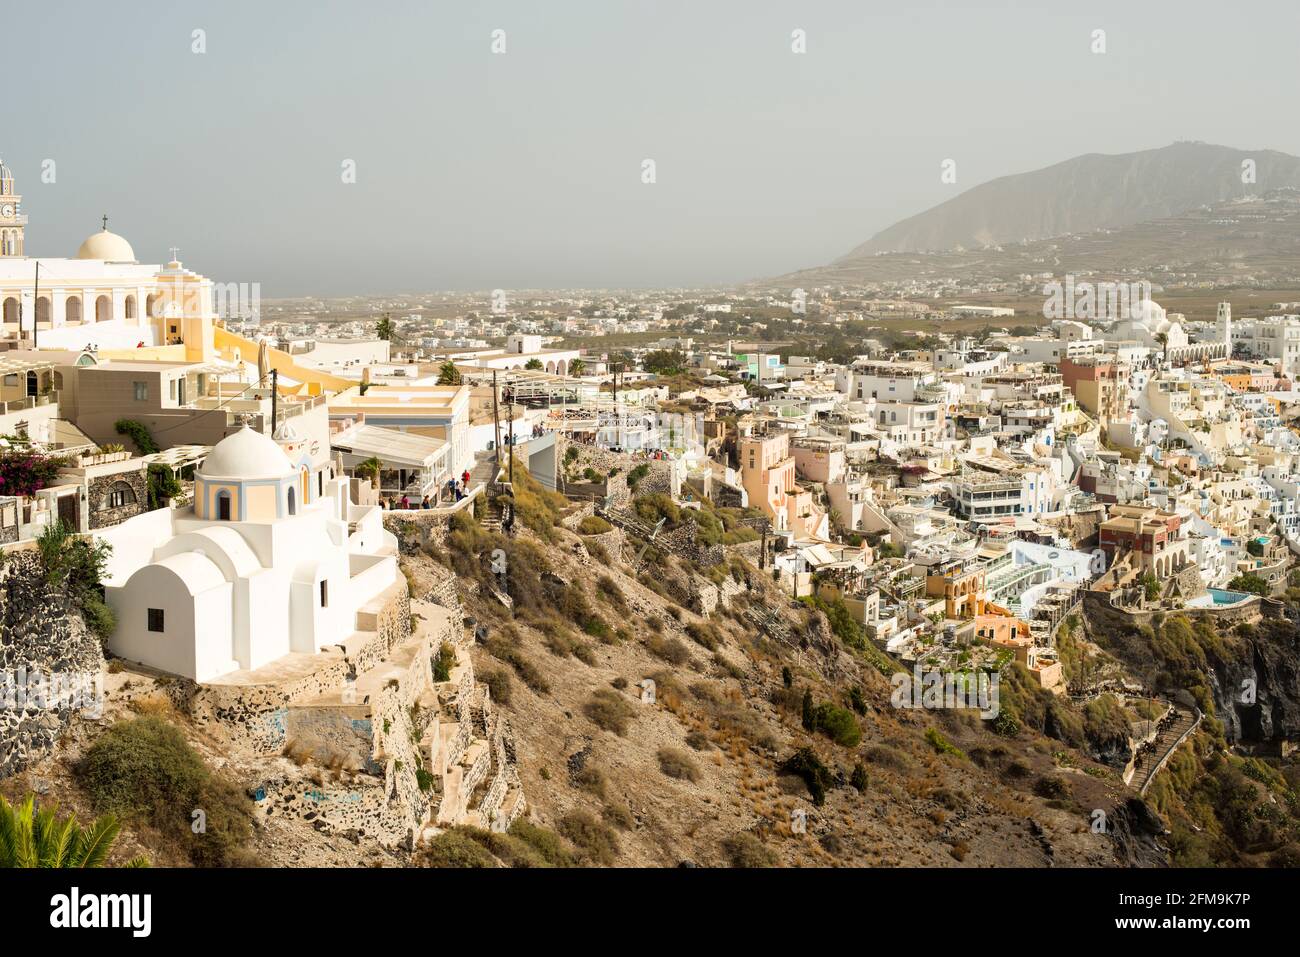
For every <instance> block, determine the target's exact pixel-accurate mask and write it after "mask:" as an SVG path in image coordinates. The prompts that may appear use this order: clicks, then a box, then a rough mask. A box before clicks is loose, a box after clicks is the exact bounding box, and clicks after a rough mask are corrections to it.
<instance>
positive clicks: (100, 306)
mask: <svg viewBox="0 0 1300 957" xmlns="http://www.w3.org/2000/svg"><path fill="white" fill-rule="evenodd" d="M112 318H113V301H112V300H111V299H109V298H108V297H107V296H100V297H99V298H98V299H96V300H95V321H96V322H108V320H110V319H112Z"/></svg>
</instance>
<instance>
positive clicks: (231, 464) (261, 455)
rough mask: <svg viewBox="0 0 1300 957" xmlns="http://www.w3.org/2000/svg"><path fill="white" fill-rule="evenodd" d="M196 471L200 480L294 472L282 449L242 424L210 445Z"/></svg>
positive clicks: (281, 475) (278, 476)
mask: <svg viewBox="0 0 1300 957" xmlns="http://www.w3.org/2000/svg"><path fill="white" fill-rule="evenodd" d="M195 474H196V475H197V476H198V477H199V478H201V479H219V478H220V479H234V480H236V481H248V480H250V479H281V478H288V477H290V476H292V475H293V474H294V468H293V463H292V462H290V461H289V457H288V456H287V455H285V454H284V450H283V449H281V448H280V446H279V445H277V444H276V443H275V441H274V440H272V439H269V438H267V437H266V436H265V435H263V434H262V433H261V432H255V431H253V430H252V429H250V428H249V427H248V426H247V425H245V426H244V427H243V428H242V429H240V430H239V431H238V432H236V433H235V434H234V435H228V436H226V437H225V438H224V439H222V440H221V441H220V442H218V443H217V444H216V445H214V446H213V447H212V451H211V452H210V453H208V457H207V458H206V459H204V460H203V464H202V465H200V466H199V467H198V470H197V471H196V472H195Z"/></svg>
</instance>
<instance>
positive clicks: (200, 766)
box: [74, 715, 252, 866]
mask: <svg viewBox="0 0 1300 957" xmlns="http://www.w3.org/2000/svg"><path fill="white" fill-rule="evenodd" d="M74 773H75V774H76V777H77V780H78V782H79V783H80V784H81V786H82V787H83V788H85V790H86V792H87V793H88V794H89V796H90V798H91V801H92V803H93V804H94V806H95V810H96V812H97V813H109V814H114V815H117V816H118V817H120V818H123V819H126V820H133V821H137V822H142V823H145V824H148V825H149V826H151V827H153V828H155V829H156V830H158V831H159V832H161V833H162V834H163V835H164V836H166V837H167V838H168V839H169V840H170V841H172V842H174V843H175V844H176V845H178V847H179V848H180V849H182V850H183V851H184V852H185V853H186V855H187V856H188V857H189V858H190V860H192V861H193V862H194V863H195V864H198V865H201V866H220V865H226V864H232V863H236V862H238V861H239V860H240V858H241V848H242V845H243V844H244V843H245V842H246V841H247V840H248V838H249V836H250V834H251V832H252V814H251V811H250V807H249V802H248V799H247V797H246V796H245V795H243V794H242V793H240V791H239V790H238V789H237V788H235V786H234V785H233V784H231V783H230V782H229V781H227V780H226V779H225V778H224V777H221V776H219V775H216V774H214V773H213V772H212V771H211V770H210V769H209V768H208V766H207V765H206V764H204V763H203V759H202V758H201V757H200V756H199V755H198V753H196V752H195V751H194V749H193V748H191V747H190V746H189V744H188V743H187V742H186V740H185V736H184V735H183V734H182V733H181V732H180V730H179V729H178V728H177V727H176V726H175V725H172V724H169V723H168V722H167V721H164V720H163V719H162V718H159V717H157V716H152V715H151V716H146V717H141V718H134V719H132V720H130V721H122V722H119V723H117V724H115V725H113V726H112V727H111V728H109V729H108V730H107V731H106V732H104V734H102V735H100V736H99V737H98V738H97V739H95V741H94V742H93V743H92V744H91V745H90V747H89V748H87V749H86V752H85V754H84V755H83V756H82V758H81V759H80V761H78V762H77V764H76V766H75V768H74ZM194 811H202V812H203V818H204V819H205V829H204V830H203V832H202V833H197V834H196V833H194V831H193V830H192V827H191V825H192V824H193V823H194V822H195V821H196V820H197V819H198V818H196V816H195V815H194V813H193V812H194Z"/></svg>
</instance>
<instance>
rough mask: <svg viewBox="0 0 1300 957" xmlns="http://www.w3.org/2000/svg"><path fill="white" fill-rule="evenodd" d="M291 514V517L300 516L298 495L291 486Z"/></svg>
mask: <svg viewBox="0 0 1300 957" xmlns="http://www.w3.org/2000/svg"><path fill="white" fill-rule="evenodd" d="M289 514H290V515H297V514H298V493H297V492H296V491H294V487H293V486H292V485H290V486H289Z"/></svg>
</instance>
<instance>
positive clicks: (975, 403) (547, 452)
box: [0, 166, 1300, 841]
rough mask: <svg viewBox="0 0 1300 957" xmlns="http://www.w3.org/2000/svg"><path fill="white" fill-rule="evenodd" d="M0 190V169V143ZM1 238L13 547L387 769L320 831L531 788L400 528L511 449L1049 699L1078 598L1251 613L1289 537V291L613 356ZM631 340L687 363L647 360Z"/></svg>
mask: <svg viewBox="0 0 1300 957" xmlns="http://www.w3.org/2000/svg"><path fill="white" fill-rule="evenodd" d="M0 183H3V184H4V187H3V188H4V190H5V192H6V194H7V195H9V196H12V195H14V194H13V183H12V177H10V176H9V174H8V171H7V170H5V169H4V168H3V167H2V166H0ZM17 218H22V217H17ZM24 222H25V220H24ZM15 228H16V229H17V227H15ZM18 232H19V233H21V230H18ZM20 238H21V236H20ZM6 248H12V249H13V250H14V253H13V254H11V255H8V256H5V257H0V301H3V310H4V312H3V315H4V338H3V340H0V376H2V378H0V481H2V482H3V486H2V487H0V542H2V543H3V545H4V547H5V548H6V549H13V548H23V547H26V546H27V545H28V544H29V543H31V542H32V541H34V540H35V539H36V538H37V537H38V536H40V535H41V534H42V532H43V531H44V530H46V529H48V528H49V527H50V526H51V525H52V524H54V523H56V522H60V521H61V522H63V523H65V524H66V525H67V526H68V527H69V528H70V529H71V530H73V531H75V532H80V533H83V534H89V535H93V536H95V537H96V538H98V539H100V540H102V541H106V542H108V543H109V544H111V545H112V552H111V555H110V558H109V565H108V569H107V577H106V580H105V598H106V601H107V603H108V605H109V606H110V607H111V608H112V609H113V611H114V613H115V615H116V626H115V631H114V634H113V636H112V637H111V638H110V639H109V642H108V648H109V650H110V651H111V652H112V653H114V654H116V655H118V656H120V657H121V658H123V659H126V660H128V661H131V662H137V663H139V664H141V665H144V666H146V667H148V668H151V669H155V670H157V671H158V672H161V673H164V674H167V675H171V676H175V677H177V678H179V679H182V680H183V681H184V682H185V684H184V687H185V688H186V692H185V693H186V694H187V695H188V696H189V698H188V702H187V706H188V707H189V708H190V710H191V712H192V713H195V714H201V715H205V716H207V718H208V719H209V720H211V721H212V722H214V723H224V724H225V725H226V726H227V731H228V733H230V734H237V735H240V736H242V737H243V738H245V739H246V741H247V743H249V744H250V745H251V746H252V747H254V748H256V749H258V750H261V751H264V752H265V753H268V754H269V753H279V751H280V750H281V749H283V748H284V747H285V746H286V742H288V741H292V742H294V744H295V746H296V747H299V748H307V749H309V750H310V749H312V748H315V749H317V750H320V751H322V752H323V751H326V750H328V751H331V752H332V753H336V754H344V755H345V756H346V755H352V756H353V757H355V759H356V761H357V763H359V764H360V765H362V766H369V767H372V770H374V771H375V772H376V778H375V782H376V783H375V787H374V788H372V789H371V790H372V791H373V793H366V794H364V795H362V796H361V797H360V798H357V799H355V800H356V801H357V803H356V804H352V803H348V802H344V801H343V800H342V799H341V798H340V799H339V800H337V801H335V802H334V803H333V804H330V798H329V795H328V794H324V793H323V794H322V796H321V798H320V801H321V803H322V806H323V807H324V810H321V811H320V812H319V813H320V814H321V815H322V817H323V818H330V819H331V820H332V822H333V823H332V826H334V827H337V828H340V829H343V828H346V827H347V826H349V822H354V821H355V820H359V819H362V818H366V814H367V813H369V814H370V815H371V817H370V818H368V820H370V821H371V826H372V827H374V826H376V825H375V821H378V822H379V823H378V825H377V829H378V830H379V831H380V832H382V833H384V834H386V835H388V836H389V837H391V839H392V840H394V841H398V840H404V839H406V840H409V839H411V838H412V837H414V836H415V835H417V834H418V832H419V830H420V829H421V828H423V827H425V826H436V825H438V824H440V823H441V824H445V823H448V822H452V823H455V822H458V821H461V820H474V821H476V822H478V823H480V824H482V825H483V826H508V824H509V821H510V820H513V817H514V816H515V815H517V814H518V813H520V810H521V809H522V807H523V803H524V802H523V798H522V794H521V792H520V789H519V786H518V777H517V774H515V773H514V769H513V767H512V761H513V757H512V752H513V749H512V747H511V738H510V734H511V732H510V729H509V727H508V722H506V721H505V720H504V719H503V718H501V717H500V716H499V715H498V714H497V713H496V712H494V710H493V708H492V705H491V701H490V699H489V696H488V695H487V692H486V688H485V687H483V686H482V685H479V684H477V683H476V682H475V680H474V676H473V673H472V668H470V667H469V665H468V661H469V659H468V655H461V656H459V659H458V663H457V664H456V665H455V666H454V667H452V668H450V669H446V668H445V667H444V669H443V673H437V671H438V669H437V668H436V666H435V665H436V661H437V659H438V656H439V652H440V649H441V648H442V647H443V646H444V645H449V646H451V647H452V648H453V649H454V648H455V647H456V646H457V645H458V644H460V643H463V642H464V641H466V640H472V637H471V638H470V639H467V638H466V636H465V635H464V634H463V631H464V629H463V627H462V625H461V621H460V618H459V608H458V603H457V600H456V599H455V597H454V592H455V589H454V587H452V588H451V589H450V591H449V594H448V595H447V597H446V600H445V603H444V602H437V603H426V604H425V605H424V606H423V608H422V610H421V614H420V619H421V621H422V625H421V627H420V628H419V629H417V631H415V632H412V631H411V630H410V628H409V622H410V619H411V615H410V609H409V598H408V596H407V589H406V584H405V582H404V580H403V576H402V575H401V574H400V572H399V568H398V551H399V543H398V539H397V537H396V536H395V535H394V528H395V523H396V522H397V521H398V520H402V519H411V520H415V519H416V518H417V513H418V516H420V517H423V519H422V520H428V521H439V520H440V521H446V520H447V519H448V517H449V516H451V515H454V514H456V513H458V512H462V511H468V512H469V513H470V514H475V513H480V514H482V513H486V512H488V511H489V510H488V509H485V508H483V506H482V503H481V500H483V499H485V498H486V497H487V496H488V495H489V493H491V492H492V491H493V489H494V487H496V486H498V485H500V484H502V483H504V482H508V481H509V475H510V474H511V473H510V468H511V464H510V463H511V462H514V463H517V465H516V466H515V467H518V468H524V469H526V470H527V471H528V472H529V474H530V475H531V476H532V477H533V478H535V479H536V480H537V481H538V482H540V483H541V484H542V485H543V486H544V487H546V488H548V489H556V490H559V491H561V492H565V493H567V494H569V495H570V496H571V497H573V498H575V499H584V500H589V501H592V502H593V503H594V506H593V507H594V509H595V510H596V511H598V512H599V513H601V514H603V515H605V516H607V517H608V518H609V519H610V520H611V521H613V522H614V523H615V524H619V523H632V522H635V521H636V519H635V518H633V517H631V516H629V515H628V513H627V512H626V510H625V509H622V506H623V505H625V504H626V490H627V485H628V481H629V477H630V475H631V473H634V472H637V471H640V472H641V473H643V474H644V473H645V472H647V471H650V469H651V468H653V471H654V474H655V475H656V476H657V477H658V479H659V480H661V485H660V486H658V488H659V490H660V492H661V494H663V495H665V496H668V497H670V498H671V500H672V502H673V503H674V504H675V505H676V506H678V507H680V508H681V509H682V510H683V514H686V515H689V514H690V510H692V509H696V510H698V509H702V508H719V509H728V510H731V513H732V514H734V515H738V516H740V517H739V518H738V519H737V520H736V523H735V527H734V528H729V531H731V532H733V534H732V535H731V538H730V540H729V541H727V542H726V545H727V546H731V547H735V548H738V549H741V550H743V551H745V553H746V555H747V557H749V558H751V559H753V560H754V562H755V564H757V565H758V566H759V567H760V568H762V569H764V570H765V571H766V572H768V573H769V574H771V575H772V577H773V579H774V580H776V581H778V582H780V583H781V585H782V587H783V588H784V589H785V590H787V591H788V593H789V594H790V595H791V597H793V598H798V597H804V596H813V595H816V596H820V597H822V598H825V599H828V600H842V601H843V603H844V606H845V607H846V608H847V609H848V610H849V612H850V613H851V614H852V615H853V616H854V617H856V618H857V619H858V620H859V622H860V623H861V624H862V626H863V627H864V629H865V631H866V633H867V634H868V635H869V636H870V637H871V639H872V640H874V641H875V643H876V644H877V646H878V647H879V649H880V650H882V651H885V652H887V653H889V654H891V655H893V656H896V658H897V659H899V660H901V661H903V662H909V663H910V662H918V663H921V664H923V665H924V666H926V667H929V668H938V669H947V670H963V671H968V670H971V669H985V670H996V669H998V668H1000V667H1002V666H1003V665H1005V664H1006V663H1007V662H1008V661H1010V660H1012V659H1015V660H1018V661H1019V662H1021V663H1022V664H1023V665H1024V666H1025V667H1026V668H1027V669H1028V670H1029V672H1030V673H1031V674H1033V675H1034V676H1035V677H1036V678H1037V680H1038V681H1039V682H1040V683H1041V684H1042V686H1043V687H1044V688H1048V689H1051V690H1053V691H1056V692H1060V693H1064V692H1065V691H1066V690H1067V688H1066V684H1065V678H1064V676H1063V673H1062V667H1061V662H1060V658H1059V655H1058V651H1057V649H1056V647H1055V645H1054V634H1055V632H1056V626H1057V625H1058V624H1059V623H1060V622H1061V621H1062V620H1064V619H1065V618H1066V617H1067V616H1068V615H1070V614H1072V613H1076V612H1077V610H1078V608H1079V605H1080V603H1081V602H1082V601H1083V600H1084V599H1085V596H1091V597H1090V598H1089V600H1091V601H1094V602H1098V603H1100V604H1102V605H1104V606H1105V607H1107V608H1111V609H1115V610H1117V611H1118V612H1119V613H1121V614H1123V613H1141V612H1142V611H1143V610H1150V609H1155V608H1187V609H1204V610H1206V611H1209V612H1222V613H1225V614H1232V613H1234V612H1242V611H1249V612H1251V613H1254V610H1255V609H1257V608H1258V606H1260V604H1261V603H1262V602H1267V601H1268V598H1269V596H1273V595H1277V594H1280V593H1281V592H1283V591H1284V590H1285V589H1286V588H1287V585H1288V575H1289V569H1290V567H1291V566H1292V564H1293V562H1294V555H1295V554H1296V553H1300V528H1298V523H1300V512H1297V498H1298V497H1300V483H1298V482H1297V467H1296V465H1297V455H1298V454H1300V437H1297V434H1296V432H1295V420H1296V418H1297V417H1298V416H1300V392H1297V391H1296V388H1295V385H1294V383H1295V376H1296V372H1297V365H1298V363H1300V317H1297V316H1294V315H1280V316H1273V317H1264V318H1257V319H1248V320H1239V321H1234V319H1233V317H1232V314H1231V310H1230V308H1229V307H1228V305H1227V304H1226V303H1225V304H1223V305H1222V306H1220V307H1219V311H1218V317H1217V320H1216V321H1215V322H1213V323H1203V324H1200V325H1199V326H1198V325H1197V324H1193V323H1188V322H1186V321H1185V320H1184V318H1183V317H1182V316H1180V315H1177V314H1169V313H1166V312H1165V310H1164V309H1162V308H1161V307H1160V306H1159V305H1157V304H1156V303H1155V302H1153V301H1151V300H1149V299H1148V300H1143V301H1141V302H1139V303H1137V304H1135V305H1134V307H1133V309H1132V310H1131V311H1130V312H1129V313H1128V314H1127V315H1126V316H1124V317H1123V318H1121V319H1119V320H1118V321H1115V322H1112V323H1107V324H1105V325H1104V326H1103V325H1102V324H1094V323H1090V322H1085V321H1077V320H1071V319H1057V320H1054V321H1052V322H1051V323H1050V325H1046V326H1043V327H1042V328H1041V329H1040V330H1039V331H1038V333H1037V334H1035V335H1031V336H1012V335H1007V334H992V335H986V336H985V337H984V338H983V340H982V341H980V342H976V341H974V340H973V339H971V338H967V337H964V336H961V335H953V336H947V335H942V334H940V335H937V336H933V337H930V340H931V341H930V343H929V344H928V345H927V347H926V348H917V349H910V350H908V349H904V350H898V349H887V348H885V347H884V346H883V345H882V344H881V343H880V342H876V341H870V340H869V341H864V342H863V344H862V347H863V348H862V354H860V355H857V356H856V357H854V358H853V359H852V361H849V362H844V363H833V362H828V361H823V360H819V359H817V358H815V357H809V356H799V355H792V354H788V353H785V354H784V355H783V354H781V353H779V352H777V351H773V352H766V351H764V349H763V347H762V346H761V345H748V346H747V345H743V344H739V343H736V342H726V343H722V342H711V343H708V344H705V343H704V342H698V343H697V342H696V341H695V340H694V339H687V338H680V337H679V338H673V339H668V340H665V341H661V342H658V343H652V344H649V345H648V346H646V347H642V348H637V349H633V350H630V356H631V360H632V361H628V359H627V358H626V357H620V358H615V356H614V355H613V353H612V350H607V349H602V348H601V347H600V340H599V339H598V338H593V339H592V340H591V341H592V347H591V348H583V349H576V348H560V347H555V348H552V347H550V345H549V344H548V342H547V340H546V339H545V338H544V337H543V336H542V335H539V334H534V333H516V334H512V335H510V336H509V337H507V339H506V342H505V344H504V345H502V346H495V347H494V346H489V347H486V348H470V349H464V350H459V351H454V352H448V351H444V352H442V353H438V354H419V353H418V352H407V353H404V352H403V351H402V350H401V349H400V348H397V347H395V345H394V343H393V342H392V341H390V340H387V339H383V338H378V337H373V338H370V339H353V340H338V341H331V340H326V339H321V340H319V341H311V342H307V343H298V344H296V345H295V346H293V347H291V348H279V347H278V344H277V343H273V342H270V341H268V340H267V339H261V340H260V341H259V340H258V339H255V338H252V337H251V336H250V335H245V334H242V333H241V332H238V331H235V330H236V329H237V328H242V329H244V331H247V329H246V326H241V325H240V324H236V323H226V322H224V321H222V320H220V319H219V318H218V316H217V314H216V312H215V311H214V309H213V306H212V301H213V286H212V282H211V281H210V280H208V279H206V278H205V277H203V276H201V275H199V274H197V273H195V272H193V271H191V270H188V269H186V268H185V267H184V265H183V264H182V263H181V262H179V261H178V260H176V259H173V260H172V261H171V262H168V263H166V264H165V265H143V264H140V263H139V262H137V261H136V258H135V253H134V251H133V250H132V249H131V247H130V245H129V243H127V241H126V240H125V239H123V238H122V237H120V236H116V235H115V234H112V233H110V232H108V230H107V227H106V225H105V228H104V229H102V230H101V231H99V232H97V233H94V234H92V235H91V236H90V237H89V238H88V239H87V240H86V242H85V243H84V244H83V245H82V248H81V249H80V250H79V252H78V255H77V256H76V257H75V258H71V259H42V260H41V272H40V276H39V279H38V283H39V284H36V283H34V282H33V279H34V278H36V277H34V275H33V273H34V269H33V267H34V261H33V260H32V259H30V258H28V257H27V256H25V255H23V253H22V245H21V243H20V242H19V243H17V244H15V245H13V246H12V247H6ZM652 351H659V352H664V351H667V352H669V353H671V354H672V355H673V356H676V357H677V359H676V360H675V361H678V362H679V363H680V369H677V370H674V372H673V374H672V375H665V374H663V373H662V371H660V372H659V373H658V374H657V373H656V371H655V370H653V369H647V368H643V367H641V366H642V365H644V363H641V362H639V361H637V360H639V359H640V358H641V357H644V356H645V355H647V354H648V353H650V352H652ZM503 449H504V450H508V451H509V452H510V453H513V454H510V455H505V454H503ZM596 464H600V468H599V469H598V468H596V467H595V466H596ZM398 513H406V514H398ZM688 524H689V522H688ZM661 525H662V523H661ZM638 534H640V535H642V536H644V537H646V538H648V539H650V540H654V539H655V538H656V537H657V536H658V535H659V534H661V530H660V528H659V527H655V526H647V527H645V528H639V529H638ZM452 584H453V586H454V583H452ZM381 729H382V730H381ZM420 772H424V775H425V776H424V777H422V776H421V774H420ZM429 775H432V777H433V778H436V782H435V783H434V784H433V785H432V786H431V785H430V783H429V778H428V776H429ZM278 787H279V785H277V784H275V783H273V782H268V784H267V786H266V787H265V788H264V789H262V791H261V792H260V797H259V800H274V799H275V795H276V794H277V793H278V792H277V788H278ZM398 792H400V793H401V794H402V795H403V798H404V800H402V801H400V802H396V803H394V802H392V801H391V797H392V795H393V794H395V793H398ZM348 793H349V794H355V793H356V792H355V790H352V791H349V792H348ZM471 795H473V796H474V800H473V801H472V802H471V800H470V797H471ZM348 800H349V802H351V801H352V800H353V799H352V798H349V799H348ZM394 807H400V808H401V809H402V810H401V812H400V813H398V812H396V811H393V810H392V808H394ZM366 809H369V810H368V811H367V810H366ZM331 815H333V817H332V818H331Z"/></svg>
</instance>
